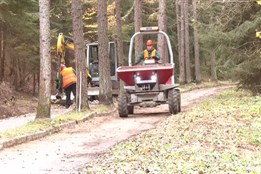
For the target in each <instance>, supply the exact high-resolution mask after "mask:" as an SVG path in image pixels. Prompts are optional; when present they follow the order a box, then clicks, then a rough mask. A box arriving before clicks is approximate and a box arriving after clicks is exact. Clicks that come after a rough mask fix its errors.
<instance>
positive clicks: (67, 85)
mask: <svg viewBox="0 0 261 174" xmlns="http://www.w3.org/2000/svg"><path fill="white" fill-rule="evenodd" d="M76 82H77V76H76V71H75V70H74V69H73V68H72V67H66V66H65V65H64V64H62V65H61V75H60V78H59V86H58V89H60V90H62V89H63V90H64V92H65V95H66V101H65V107H66V108H69V107H70V105H71V104H72V103H71V92H72V93H73V95H74V97H76Z"/></svg>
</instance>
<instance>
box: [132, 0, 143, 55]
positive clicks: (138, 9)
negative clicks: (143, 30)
mask: <svg viewBox="0 0 261 174" xmlns="http://www.w3.org/2000/svg"><path fill="white" fill-rule="evenodd" d="M134 25H135V32H138V31H140V27H142V1H141V0H134ZM134 49H135V57H137V56H138V55H139V54H140V53H141V52H142V50H143V37H142V35H140V36H136V37H135V47H134Z"/></svg>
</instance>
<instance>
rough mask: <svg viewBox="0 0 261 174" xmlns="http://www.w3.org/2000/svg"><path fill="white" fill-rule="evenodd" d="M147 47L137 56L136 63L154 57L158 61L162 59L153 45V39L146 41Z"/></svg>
mask: <svg viewBox="0 0 261 174" xmlns="http://www.w3.org/2000/svg"><path fill="white" fill-rule="evenodd" d="M146 46H147V48H146V49H145V50H144V51H143V52H142V53H141V54H140V55H139V56H138V57H137V59H136V61H135V65H136V64H138V63H140V62H141V61H142V60H147V59H154V60H155V62H156V63H157V62H158V61H159V60H160V55H159V53H158V52H157V50H156V49H155V48H154V47H153V41H152V40H148V41H147V42H146Z"/></svg>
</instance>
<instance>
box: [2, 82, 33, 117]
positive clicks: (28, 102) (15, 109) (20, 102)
mask: <svg viewBox="0 0 261 174" xmlns="http://www.w3.org/2000/svg"><path fill="white" fill-rule="evenodd" d="M36 106H37V99H35V98H34V97H33V96H31V95H28V94H25V93H19V92H17V91H15V90H14V88H13V87H12V85H11V84H10V83H8V82H2V83H1V84H0V119H3V118H7V117H13V116H19V115H22V114H26V113H30V112H34V111H35V108H36Z"/></svg>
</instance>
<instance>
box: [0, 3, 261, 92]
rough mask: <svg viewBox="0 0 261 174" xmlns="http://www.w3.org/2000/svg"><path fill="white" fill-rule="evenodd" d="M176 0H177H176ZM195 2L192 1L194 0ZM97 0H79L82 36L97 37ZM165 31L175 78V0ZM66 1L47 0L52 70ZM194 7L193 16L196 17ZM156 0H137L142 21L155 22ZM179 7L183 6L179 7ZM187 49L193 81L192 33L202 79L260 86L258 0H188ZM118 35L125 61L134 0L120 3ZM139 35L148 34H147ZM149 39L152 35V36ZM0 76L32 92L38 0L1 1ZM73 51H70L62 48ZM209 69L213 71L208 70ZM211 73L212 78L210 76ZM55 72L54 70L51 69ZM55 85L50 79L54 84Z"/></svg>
mask: <svg viewBox="0 0 261 174" xmlns="http://www.w3.org/2000/svg"><path fill="white" fill-rule="evenodd" d="M177 1H178V0H177ZM195 2H196V3H195ZM96 3H97V2H96V1H95V0H83V7H82V10H83V13H84V15H83V18H82V19H83V24H84V40H85V42H86V43H90V42H95V41H97V40H98V36H97V33H98V30H97V4H96ZM166 4H167V5H166V15H167V19H166V20H167V21H166V32H167V33H168V35H169V36H170V40H171V44H172V49H173V53H174V59H175V60H174V62H175V63H176V74H177V76H176V78H177V80H179V66H178V65H179V59H178V57H179V49H180V48H179V45H178V43H179V41H178V32H179V31H178V29H177V28H178V27H177V25H178V20H177V19H178V18H177V13H176V10H177V8H176V4H177V2H176V0H166ZM70 6H71V4H70V1H69V0H63V1H62V0H52V1H51V5H50V7H51V16H50V22H51V55H52V62H53V65H52V70H53V71H54V72H55V68H56V67H55V62H56V61H57V60H56V56H55V55H56V42H57V36H58V34H59V33H61V32H62V33H64V34H65V35H67V36H72V17H71V8H70ZM115 8H116V7H115V1H114V0H108V9H107V14H108V28H109V30H108V34H109V40H110V41H114V39H115V38H116V37H115V35H116V34H117V32H116V31H117V29H116V19H115V17H116V12H115ZM195 9H196V12H197V16H196V17H195ZM158 10H159V1H158V0H143V1H142V26H157V25H158V15H157V14H158ZM180 10H182V9H180ZM187 10H188V15H187V19H188V24H189V25H188V26H189V34H190V35H189V42H188V43H187V44H189V46H190V47H189V54H190V56H189V57H190V59H191V60H190V62H191V64H190V69H191V74H192V82H193V81H195V61H194V55H195V51H194V50H195V49H194V48H195V47H194V46H193V45H194V41H195V34H193V32H194V31H195V30H196V31H197V35H198V40H199V58H200V70H201V76H202V80H203V81H204V80H235V81H238V82H239V85H240V86H241V87H244V88H248V89H251V90H252V91H253V92H255V93H256V92H260V91H261V88H260V85H261V71H260V70H261V60H260V46H261V41H260V40H259V38H257V37H256V31H258V30H261V18H260V16H261V6H259V5H258V4H256V3H255V1H253V2H249V1H246V2H242V1H241V2H235V1H233V2H232V3H231V2H223V1H220V2H219V1H215V0H197V1H194V3H193V4H192V1H191V0H189V1H188V7H187ZM122 32H123V33H122V36H123V38H122V39H123V46H124V62H125V63H127V54H128V44H129V40H130V37H131V36H132V34H134V32H135V26H134V1H133V0H124V3H122ZM143 39H144V40H146V39H148V38H146V37H144V38H143ZM153 39H154V38H153ZM0 41H1V42H0V82H8V83H10V84H12V86H14V88H15V89H16V90H23V91H26V92H30V93H37V92H36V91H37V85H38V80H39V62H40V61H39V6H38V1H37V0H19V1H18V0H1V1H0ZM66 55H68V56H72V54H66ZM213 71H214V73H213ZM213 74H214V75H215V76H216V78H213ZM53 77H55V75H53ZM54 85H55V84H54Z"/></svg>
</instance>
